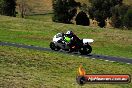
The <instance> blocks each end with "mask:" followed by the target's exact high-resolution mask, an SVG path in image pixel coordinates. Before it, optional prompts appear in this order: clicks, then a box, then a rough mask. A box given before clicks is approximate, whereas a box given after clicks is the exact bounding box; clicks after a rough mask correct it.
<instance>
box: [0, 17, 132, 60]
mask: <svg viewBox="0 0 132 88" xmlns="http://www.w3.org/2000/svg"><path fill="white" fill-rule="evenodd" d="M36 17H38V18H41V20H36V18H35V17H34V16H32V17H31V16H30V17H29V19H21V18H13V17H6V16H0V19H1V20H0V41H5V42H15V43H22V44H27V45H37V46H42V47H49V43H50V41H52V37H53V36H54V35H55V34H56V33H58V32H66V31H67V30H69V29H70V30H72V31H74V33H75V34H77V35H78V36H79V37H80V38H92V39H94V40H95V42H94V43H93V45H92V47H93V53H96V54H103V55H111V56H119V57H128V58H132V31H130V30H119V29H101V28H92V27H83V26H76V25H73V24H70V25H68V24H62V23H54V22H51V20H50V19H47V18H50V16H49V15H48V16H46V15H45V16H44V17H42V16H36ZM42 20H45V21H42Z"/></svg>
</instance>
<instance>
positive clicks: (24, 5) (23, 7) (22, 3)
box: [17, 0, 32, 18]
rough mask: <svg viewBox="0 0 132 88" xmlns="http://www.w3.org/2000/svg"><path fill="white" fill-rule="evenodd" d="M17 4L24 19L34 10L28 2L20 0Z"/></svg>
mask: <svg viewBox="0 0 132 88" xmlns="http://www.w3.org/2000/svg"><path fill="white" fill-rule="evenodd" d="M17 4H18V11H19V13H20V15H21V17H22V18H24V17H25V15H27V14H28V12H30V11H31V10H32V9H31V7H30V6H29V5H28V3H27V0H19V1H17Z"/></svg>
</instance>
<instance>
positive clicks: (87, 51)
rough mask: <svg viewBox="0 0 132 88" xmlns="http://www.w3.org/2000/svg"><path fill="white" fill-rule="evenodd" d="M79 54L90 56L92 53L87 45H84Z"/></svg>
mask: <svg viewBox="0 0 132 88" xmlns="http://www.w3.org/2000/svg"><path fill="white" fill-rule="evenodd" d="M79 52H80V53H81V54H83V55H86V54H90V53H91V52H92V47H91V46H90V45H89V44H87V45H84V46H83V47H82V48H81V49H80V50H79Z"/></svg>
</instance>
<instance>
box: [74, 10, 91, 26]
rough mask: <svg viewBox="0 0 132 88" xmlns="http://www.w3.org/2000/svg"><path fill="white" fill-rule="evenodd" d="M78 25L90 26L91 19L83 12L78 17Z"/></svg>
mask: <svg viewBox="0 0 132 88" xmlns="http://www.w3.org/2000/svg"><path fill="white" fill-rule="evenodd" d="M75 20H76V24H77V25H83V26H89V23H90V21H89V18H88V17H87V15H86V13H85V12H83V11H81V12H79V13H78V14H77V16H76V19H75Z"/></svg>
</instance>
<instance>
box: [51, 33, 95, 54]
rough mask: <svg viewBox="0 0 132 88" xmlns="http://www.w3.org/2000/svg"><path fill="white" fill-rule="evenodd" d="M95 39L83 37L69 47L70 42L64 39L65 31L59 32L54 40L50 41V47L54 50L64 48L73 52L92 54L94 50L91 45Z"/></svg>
mask: <svg viewBox="0 0 132 88" xmlns="http://www.w3.org/2000/svg"><path fill="white" fill-rule="evenodd" d="M93 42H94V40H93V39H81V40H80V41H78V42H77V44H75V45H72V46H71V47H69V43H67V42H65V41H64V35H63V33H57V34H56V35H55V36H54V37H53V40H52V42H50V48H51V49H52V50H54V51H59V50H64V51H71V52H80V53H81V54H83V55H84V54H85V55H86V54H90V53H91V52H92V47H91V46H90V44H91V43H93Z"/></svg>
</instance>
